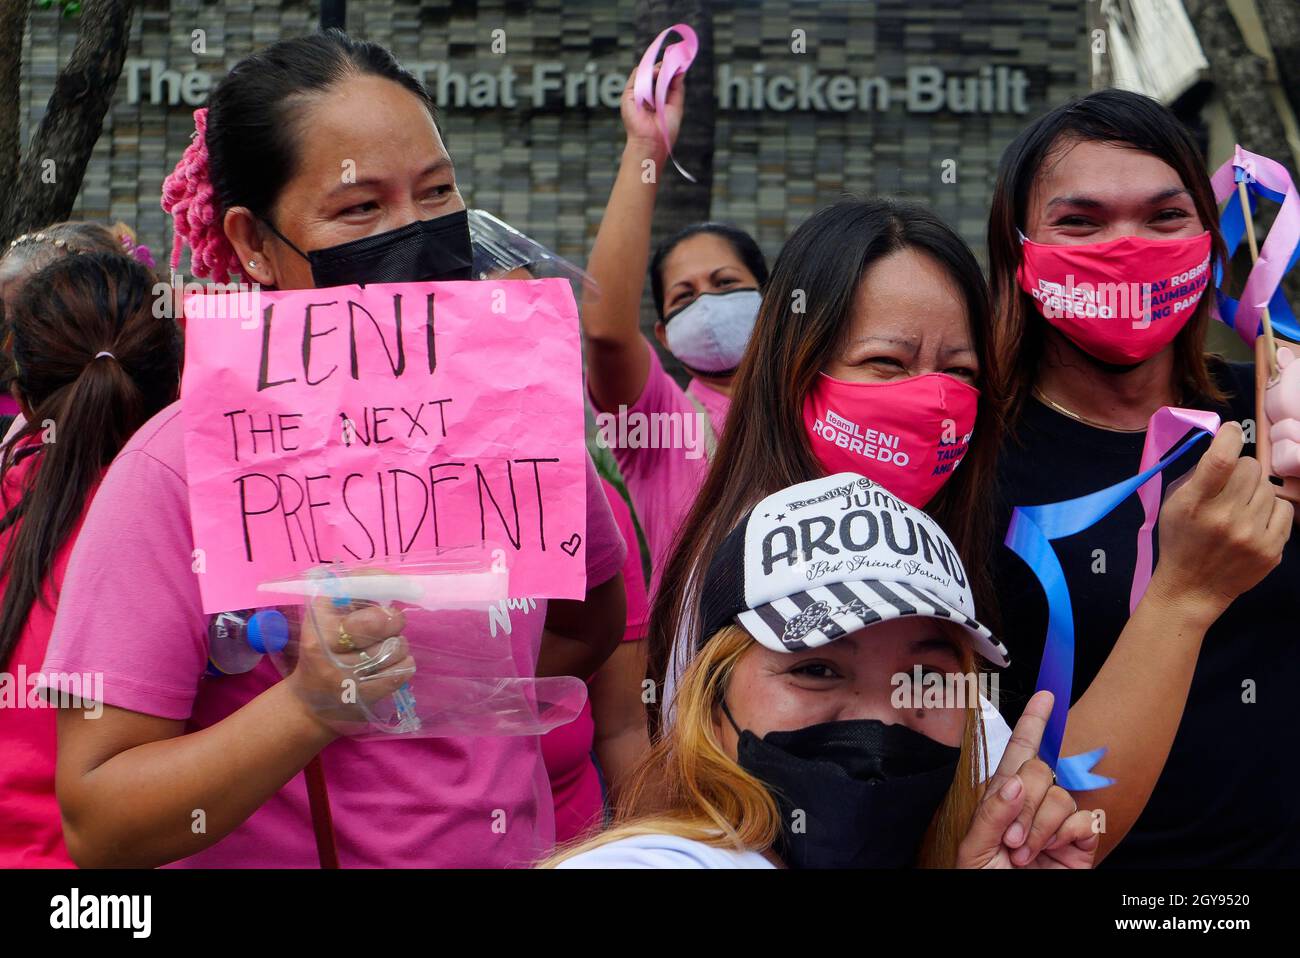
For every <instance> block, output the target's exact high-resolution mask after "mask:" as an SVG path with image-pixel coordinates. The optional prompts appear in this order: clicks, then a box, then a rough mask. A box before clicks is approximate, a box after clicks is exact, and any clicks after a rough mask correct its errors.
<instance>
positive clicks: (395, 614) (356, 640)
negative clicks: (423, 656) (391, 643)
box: [325, 605, 406, 653]
mask: <svg viewBox="0 0 1300 958" xmlns="http://www.w3.org/2000/svg"><path fill="white" fill-rule="evenodd" d="M405 626H406V616H405V615H404V614H403V613H402V612H401V610H391V611H390V610H389V609H386V608H385V607H383V606H381V605H372V606H367V607H366V608H364V609H358V610H356V611H355V612H350V613H348V614H347V615H345V616H343V617H342V618H341V619H340V620H339V621H338V624H337V627H336V629H335V632H334V634H333V635H328V636H326V637H325V638H326V640H327V641H329V643H330V648H331V649H333V650H334V651H335V652H342V653H348V652H355V651H357V650H359V649H367V648H369V647H371V646H372V645H376V644H378V643H380V642H383V641H384V640H385V639H388V638H391V637H392V636H395V635H398V634H400V633H401V631H402V629H403V628H404V627H405Z"/></svg>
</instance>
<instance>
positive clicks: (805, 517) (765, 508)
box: [700, 472, 1008, 668]
mask: <svg viewBox="0 0 1300 958" xmlns="http://www.w3.org/2000/svg"><path fill="white" fill-rule="evenodd" d="M701 594H702V596H703V601H702V602H701V610H700V611H701V622H702V625H703V632H702V633H701V637H700V643H701V644H703V643H704V642H705V641H707V640H708V638H709V637H710V636H712V635H713V634H714V633H715V632H717V631H718V630H719V629H721V628H722V627H723V626H725V625H727V624H729V623H732V622H735V623H738V624H739V625H741V626H743V627H744V629H745V631H747V632H748V633H749V634H750V635H752V636H753V637H754V638H755V639H756V640H757V641H758V642H760V643H761V644H762V645H763V646H764V647H766V648H769V649H772V650H773V651H775V652H801V651H803V650H805V649H811V648H816V647H817V646H819V645H825V644H826V643H828V642H833V641H835V640H836V639H838V638H840V637H842V636H845V635H849V634H851V633H853V632H856V631H858V630H859V629H863V628H866V627H867V626H869V625H873V624H875V623H877V622H883V621H886V620H888V619H897V618H901V617H902V616H907V615H919V616H926V617H929V618H936V619H947V620H949V621H951V622H954V623H956V624H957V625H958V626H960V627H961V628H962V630H963V631H964V632H965V633H966V635H967V636H968V637H969V639H970V643H971V646H972V648H974V650H975V651H976V652H978V653H979V654H980V655H981V656H983V657H984V658H985V659H987V660H988V661H990V662H991V663H993V664H994V665H996V666H999V667H1003V668H1005V667H1006V665H1007V661H1008V659H1007V650H1006V648H1005V647H1004V646H1003V645H1002V643H1000V642H998V641H997V640H996V639H995V638H993V634H992V633H991V632H990V631H989V630H988V629H987V628H985V627H984V626H983V625H981V624H980V623H979V622H977V621H976V620H975V617H974V616H975V602H974V598H973V597H972V595H971V588H970V583H969V581H968V580H967V577H966V570H965V568H964V567H963V566H962V564H961V559H959V558H958V557H957V550H956V549H954V548H953V545H952V542H951V541H949V539H948V537H947V535H945V534H944V532H943V530H942V529H940V528H939V525H938V523H936V522H935V521H934V520H933V519H931V518H930V517H929V516H928V515H926V514H925V513H924V512H922V511H921V510H920V509H917V508H916V507H915V506H910V505H908V504H907V503H905V502H902V501H901V500H899V499H897V498H895V497H894V496H893V495H891V494H890V492H889V490H887V489H886V488H885V487H884V486H881V485H878V484H877V483H875V482H872V481H871V480H870V479H867V478H865V477H864V476H860V475H858V474H857V473H852V472H841V473H839V474H837V475H834V476H827V477H825V478H822V479H814V480H812V481H811V482H801V483H799V484H798V485H795V486H790V487H789V488H786V489H783V490H781V491H780V492H777V493H774V494H773V495H770V496H768V497H767V498H766V499H764V500H763V501H762V502H760V503H759V504H758V505H756V506H755V507H754V508H753V510H751V511H750V513H749V515H747V516H746V517H745V519H744V520H743V521H742V522H741V524H740V525H739V526H738V527H737V528H735V529H733V530H732V531H731V533H730V534H729V535H728V536H727V537H726V539H724V540H723V541H722V545H721V546H720V547H719V549H718V550H717V552H716V553H715V554H714V556H713V560H712V562H710V563H709V569H708V572H707V573H706V574H705V577H704V583H703V588H702V593H701Z"/></svg>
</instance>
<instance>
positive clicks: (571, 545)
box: [560, 532, 582, 557]
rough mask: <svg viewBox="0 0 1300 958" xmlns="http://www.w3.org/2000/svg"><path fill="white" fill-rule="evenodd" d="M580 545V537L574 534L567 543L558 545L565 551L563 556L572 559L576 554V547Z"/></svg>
mask: <svg viewBox="0 0 1300 958" xmlns="http://www.w3.org/2000/svg"><path fill="white" fill-rule="evenodd" d="M580 545H582V536H580V535H578V534H577V533H576V532H575V533H574V534H573V535H571V536H569V541H568V542H561V543H560V548H561V549H563V550H564V551H565V554H567V555H568V556H570V557H572V556H576V555H577V554H578V546H580Z"/></svg>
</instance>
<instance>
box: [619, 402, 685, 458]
mask: <svg viewBox="0 0 1300 958" xmlns="http://www.w3.org/2000/svg"><path fill="white" fill-rule="evenodd" d="M708 436H709V423H708V420H707V419H706V418H705V415H704V413H701V412H652V413H644V412H640V411H637V410H633V411H629V410H628V408H627V406H619V407H618V412H616V413H612V412H602V413H597V414H596V445H598V446H599V447H600V448H601V449H685V450H686V458H687V459H699V458H700V457H701V456H703V455H704V454H705V453H706V451H707V450H706V446H707V445H708Z"/></svg>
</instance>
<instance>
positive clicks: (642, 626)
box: [600, 479, 650, 642]
mask: <svg viewBox="0 0 1300 958" xmlns="http://www.w3.org/2000/svg"><path fill="white" fill-rule="evenodd" d="M600 482H601V485H603V486H604V487H605V497H606V498H607V499H608V500H609V507H610V509H611V510H613V512H614V520H615V521H616V522H617V523H618V529H619V532H621V533H622V534H623V541H624V542H626V543H627V558H626V559H624V560H623V586H624V588H625V589H626V590H627V627H626V628H625V629H624V630H623V641H624V642H636V641H638V640H640V639H643V638H645V633H646V623H648V622H649V620H650V602H649V600H648V599H647V598H646V588H645V573H644V571H643V569H642V566H641V546H640V543H639V542H638V540H637V537H636V525H635V524H634V523H633V521H632V510H631V509H629V508H628V506H627V503H626V502H625V501H624V500H623V497H622V496H621V495H620V494H619V491H618V489H616V488H615V487H614V485H613V483H611V482H609V481H608V480H606V479H601V480H600Z"/></svg>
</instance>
